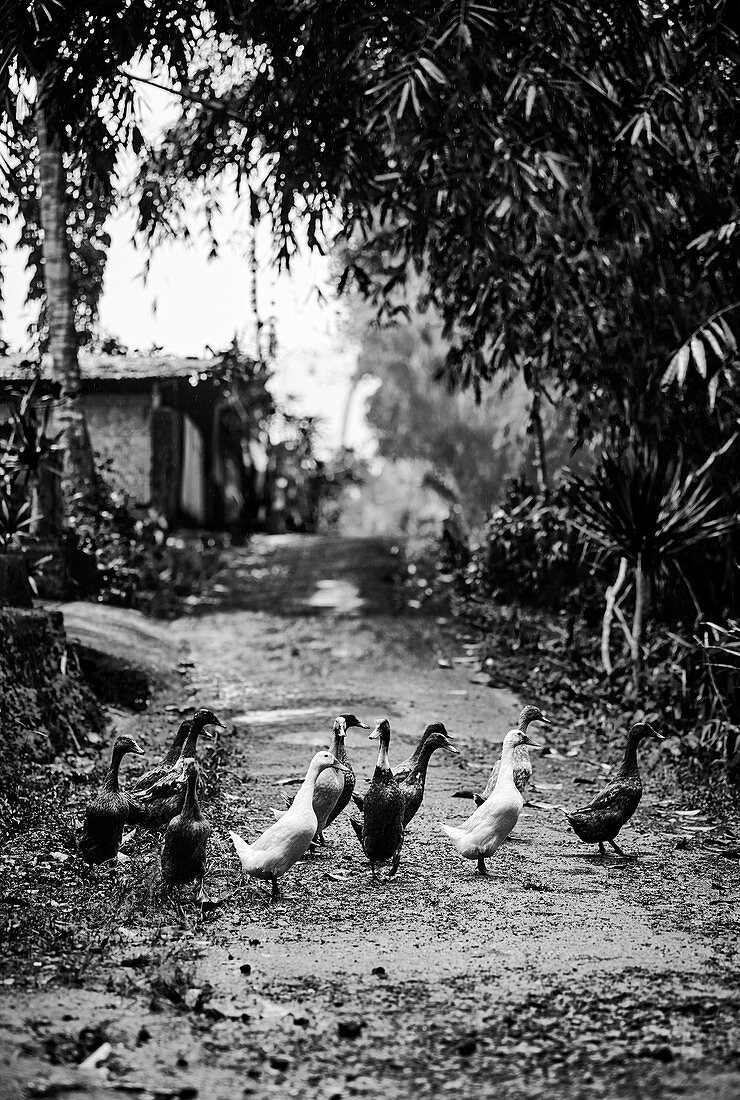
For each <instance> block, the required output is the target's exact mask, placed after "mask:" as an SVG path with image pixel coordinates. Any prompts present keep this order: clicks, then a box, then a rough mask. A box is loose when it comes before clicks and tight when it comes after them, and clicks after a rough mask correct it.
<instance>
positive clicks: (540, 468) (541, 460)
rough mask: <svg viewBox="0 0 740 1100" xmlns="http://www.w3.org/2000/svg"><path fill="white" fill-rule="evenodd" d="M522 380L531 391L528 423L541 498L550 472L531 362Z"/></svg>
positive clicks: (535, 367) (536, 374)
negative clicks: (531, 435) (532, 440)
mask: <svg viewBox="0 0 740 1100" xmlns="http://www.w3.org/2000/svg"><path fill="white" fill-rule="evenodd" d="M524 380H525V382H526V384H527V386H528V387H529V389H530V390H531V391H532V406H531V408H530V410H529V423H530V427H531V431H532V434H533V435H534V446H535V454H536V460H537V483H538V485H539V489H540V492H541V493H542V494H543V496H548V495H549V493H550V471H549V469H548V463H547V447H546V445H545V429H544V428H543V426H542V395H541V393H540V375H539V368H538V365H537V363H536V362H535V361H534V360H532V362H531V363H530V365H529V370H528V371H526V372H525V376H524Z"/></svg>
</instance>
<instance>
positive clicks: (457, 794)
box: [452, 791, 476, 802]
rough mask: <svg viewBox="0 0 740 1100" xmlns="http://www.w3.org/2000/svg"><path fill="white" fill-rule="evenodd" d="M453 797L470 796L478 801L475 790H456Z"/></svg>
mask: <svg viewBox="0 0 740 1100" xmlns="http://www.w3.org/2000/svg"><path fill="white" fill-rule="evenodd" d="M452 797H453V798H469V799H470V801H471V802H475V801H476V794H475V791H455V793H454V794H453V796H452Z"/></svg>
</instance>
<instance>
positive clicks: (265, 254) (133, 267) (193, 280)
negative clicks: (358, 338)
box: [0, 89, 372, 450]
mask: <svg viewBox="0 0 740 1100" xmlns="http://www.w3.org/2000/svg"><path fill="white" fill-rule="evenodd" d="M170 101H171V97H169V96H167V95H166V94H165V93H160V92H157V91H156V90H153V89H147V91H146V93H145V96H143V97H142V108H143V109H142V114H143V117H144V119H145V126H144V127H142V128H143V129H145V131H148V134H149V135H150V136H154V135H155V134H156V133H157V132H158V130H160V129H161V128H162V127H163V125H164V123H165V122H166V120H167V118H168V117H171V116H172V108H171V102H170ZM247 224H248V223H247V211H246V210H245V207H244V205H242V206H241V207H240V206H239V205H238V204H237V202H236V199H235V196H233V195H231V194H225V195H224V202H223V212H222V214H221V216H220V217H219V219H218V220H217V222H216V235H217V238H218V239H219V242H220V246H221V247H220V255H219V257H218V258H217V259H215V260H211V261H209V260H208V259H207V256H208V250H209V245H208V242H207V241H206V240H205V239H201V240H197V239H196V240H195V241H194V242H191V243H190V244H187V243H184V242H183V243H180V242H177V241H173V242H172V243H168V244H166V245H164V246H162V247H160V248H159V249H158V250H157V251H156V252H155V254H154V256H153V259H152V263H151V267H150V271H149V275H148V278H147V281H146V283H144V281H143V279H142V277H141V276H142V269H143V266H144V259H145V257H144V255H143V254H142V253H141V252H140V251H137V249H136V248H135V247H134V244H133V240H132V238H133V228H134V216H133V212H132V211H130V210H128V209H119V210H118V212H116V213H115V215H114V216H113V217H112V218H111V219H110V223H109V226H108V231H109V232H110V235H111V247H110V251H109V257H108V265H107V268H106V274H105V283H104V288H103V296H102V300H101V304H100V322H99V323H100V330H101V332H103V333H105V334H109V335H113V336H116V337H117V338H118V339H119V340H121V342H122V343H124V344H126V345H127V346H128V347H130V348H140V349H146V348H148V347H150V346H151V345H152V344H158V345H161V346H162V347H163V349H164V352H165V353H172V354H177V355H196V356H197V355H202V354H204V353H205V350H206V347H207V346H210V347H211V348H213V349H214V350H216V351H218V350H220V349H222V348H224V347H226V346H227V345H228V344H229V343H231V340H232V339H233V337H234V335H235V334H236V335H239V336H242V337H244V338H245V339H246V344H245V346H246V347H247V349H248V350H249V348H250V344H249V340H250V338H251V336H252V334H253V321H252V314H251V309H250V304H249V266H248V262H247V248H248V236H247ZM18 232H19V226H18V225H17V224H11V225H10V227H9V228H8V229H6V230H3V231H2V235H3V238H4V239H5V241H6V242H7V243H8V245H9V248H8V250H7V251H6V252H5V253H3V254H2V255H0V263H1V264H2V267H3V269H4V274H5V285H4V288H3V295H4V303H3V311H4V314H5V321H4V322H2V324H0V335H2V337H3V339H5V340H7V341H8V343H9V344H10V345H11V347H13V348H17V349H23V348H26V347H28V338H27V335H26V329H27V326H28V324H29V321H30V320H31V319H32V311H29V309H28V307H26V306H25V304H24V299H25V296H26V291H27V286H28V280H27V276H26V273H25V271H24V265H25V259H26V257H25V255H24V254H23V253H22V252H20V251H18V250H17V248H16V247H15V246H16V243H17V240H18ZM258 245H259V248H258V258H259V261H260V278H259V287H258V292H259V297H260V303H259V306H260V314H261V317H262V319H263V320H266V319H267V316H268V314H269V313H270V312H272V302H273V301H274V304H275V310H274V312H275V316H276V319H277V324H276V330H277V340H278V354H277V361H276V364H275V380H274V383H273V392H274V393H275V395H276V396H277V397H278V398H285V397H287V396H288V395H292V396H293V397H294V398H295V403H294V405H293V407H294V408H295V409H296V410H297V411H298V410H299V411H301V412H304V413H307V414H312V415H316V416H319V417H321V418H322V419H323V421H324V422H325V429H324V432H323V442H324V445H325V447H327V448H333V447H335V446H337V445H338V443H339V442H340V438H341V429H342V420H343V417H344V410H345V403H346V399H347V395H348V393H349V379H350V377H351V375H352V373H353V371H354V368H355V365H356V361H357V353H358V348H357V346H356V344H355V343H354V342H353V341H352V339H351V338H350V337H349V336H348V335H347V326H346V323H345V318H346V313H345V310H346V306H345V304H344V302H342V301H337V299H336V298H335V296H334V294H333V291H332V286H331V281H330V271H329V263H328V261H327V260H326V259H325V258H322V257H321V256H318V255H303V256H301V257H299V258H298V259H297V260H296V262H295V263H294V265H293V266H292V270H291V273H290V275H285V274H281V275H278V274H277V273H276V272H275V271H274V270H272V269H271V267H270V264H269V242H268V241H267V239H264V240H262V239H259V238H258ZM317 287H318V288H320V289H321V291H322V292H323V294H324V295H326V296H327V298H328V299H329V300H328V302H323V303H322V302H321V301H320V300H319V297H318V294H317V293H316V288H317ZM369 385H370V387H372V383H370V384H369ZM362 389H363V387H362V386H361V387H360V388H359V392H358V394H357V395H356V397H355V399H354V400H353V402H352V410H351V414H350V420H349V434H348V442H349V443H350V444H352V445H354V446H356V447H360V449H362V450H367V448H368V446H369V443H370V438H371V437H370V432H369V429H368V427H367V425H366V424H365V422H364V419H363V415H362V410H363V401H362Z"/></svg>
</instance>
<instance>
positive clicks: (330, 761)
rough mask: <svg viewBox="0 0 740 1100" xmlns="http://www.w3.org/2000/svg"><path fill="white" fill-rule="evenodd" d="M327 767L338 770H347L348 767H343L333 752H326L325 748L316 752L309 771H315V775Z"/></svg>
mask: <svg viewBox="0 0 740 1100" xmlns="http://www.w3.org/2000/svg"><path fill="white" fill-rule="evenodd" d="M327 768H334V769H335V770H336V771H338V772H345V773H347V772H349V768H345V766H344V764H340V763H339V761H338V760H337V758H336V756H334V755H333V753H330V752H327V751H326V750H325V749H324V750H322V751H321V752H317V753H316V755H315V756H314V758H313V760H312V761H311V765H310V769H309V770H310V771H313V772H315V773H316V774H317V775H318V773H319V772H323V771H326V769H327Z"/></svg>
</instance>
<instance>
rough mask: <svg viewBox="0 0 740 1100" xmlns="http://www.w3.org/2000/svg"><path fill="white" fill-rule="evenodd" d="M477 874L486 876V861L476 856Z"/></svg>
mask: <svg viewBox="0 0 740 1100" xmlns="http://www.w3.org/2000/svg"><path fill="white" fill-rule="evenodd" d="M477 874H479V875H485V876H488V868H487V867H486V861H485V860H484V858H483V856H478V871H477Z"/></svg>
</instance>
